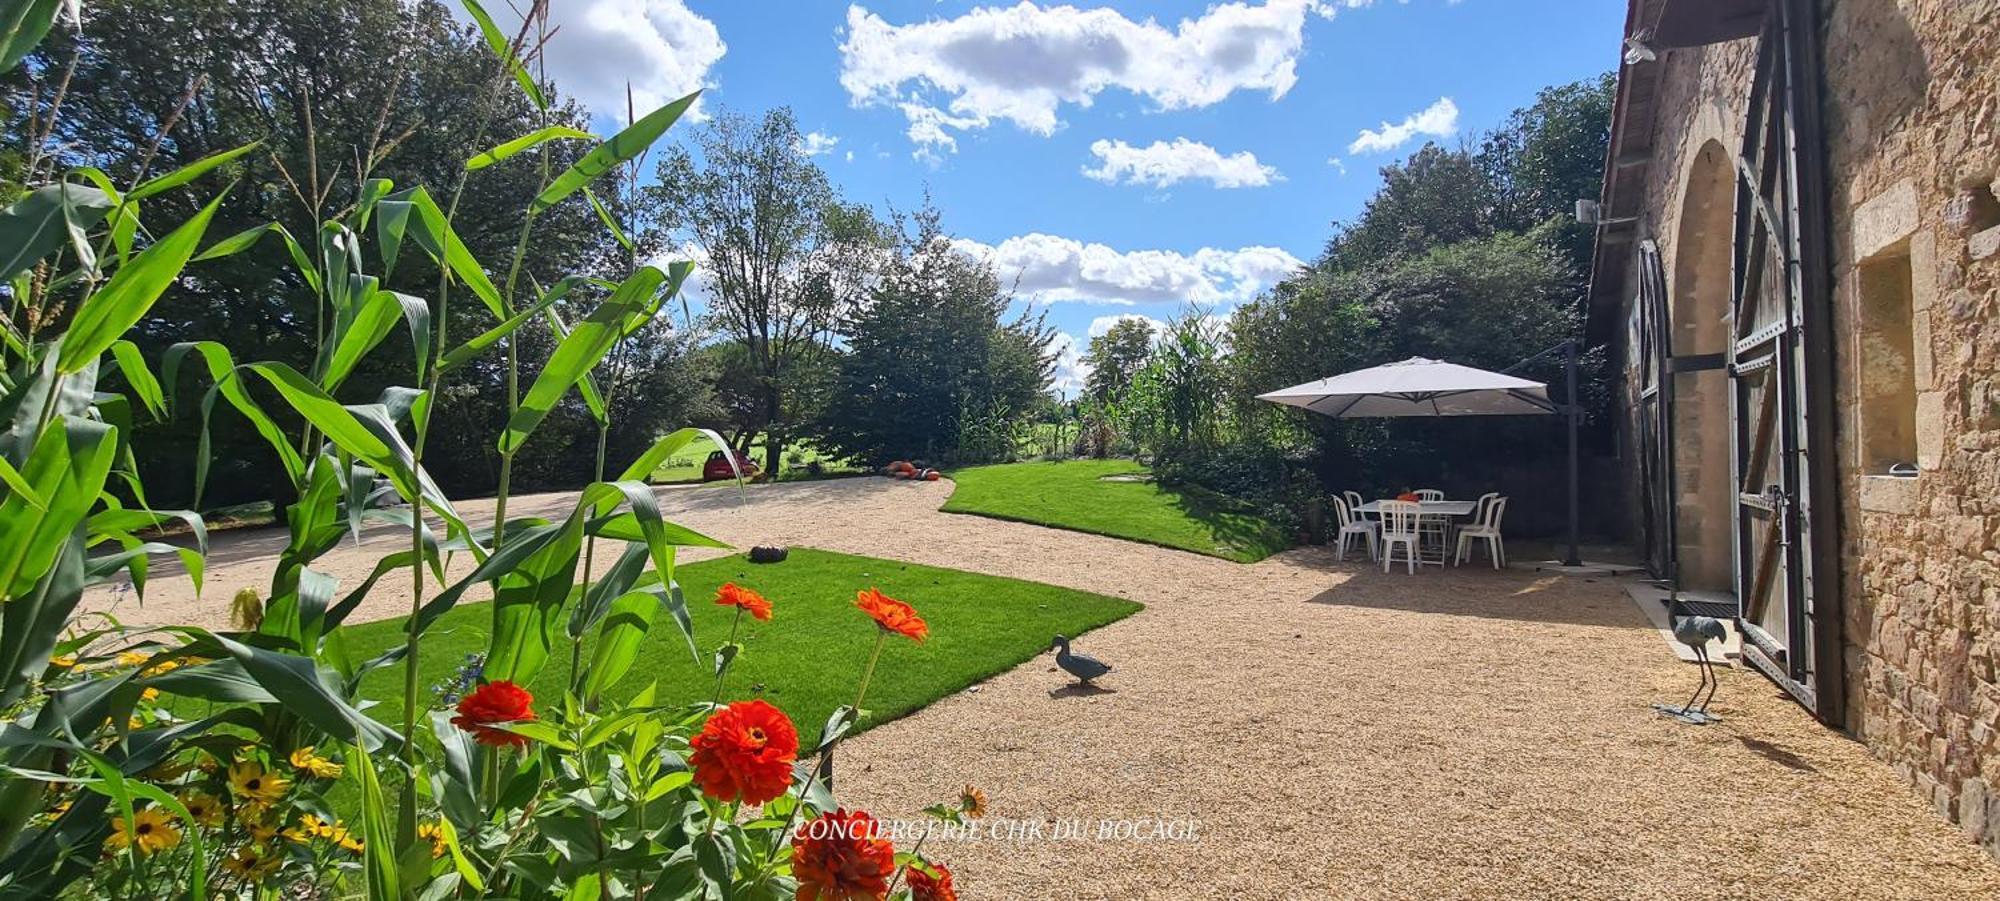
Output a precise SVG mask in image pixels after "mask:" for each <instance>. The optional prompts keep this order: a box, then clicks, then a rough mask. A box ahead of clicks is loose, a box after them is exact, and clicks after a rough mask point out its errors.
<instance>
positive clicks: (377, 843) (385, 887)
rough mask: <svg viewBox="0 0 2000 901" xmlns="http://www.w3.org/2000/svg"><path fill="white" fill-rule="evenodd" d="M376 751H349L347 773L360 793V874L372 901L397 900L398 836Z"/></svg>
mask: <svg viewBox="0 0 2000 901" xmlns="http://www.w3.org/2000/svg"><path fill="white" fill-rule="evenodd" d="M373 750H374V749H373V748H367V747H362V746H360V745H359V744H356V745H353V746H350V747H349V748H348V749H347V771H348V773H349V774H350V775H352V776H353V777H354V781H355V783H356V785H357V786H358V787H359V789H360V794H361V858H362V866H361V874H362V882H363V883H364V884H365V885H366V886H367V894H368V898H369V901H397V899H400V898H402V897H403V891H402V888H401V871H400V870H399V869H398V868H397V866H396V834H395V832H394V831H392V830H391V829H390V828H389V809H390V807H391V806H392V805H391V804H390V803H389V800H388V797H387V796H386V795H385V794H384V792H383V791H382V780H381V779H380V777H379V776H377V775H376V773H375V761H374V759H373V758H371V757H369V756H368V755H369V752H370V751H373Z"/></svg>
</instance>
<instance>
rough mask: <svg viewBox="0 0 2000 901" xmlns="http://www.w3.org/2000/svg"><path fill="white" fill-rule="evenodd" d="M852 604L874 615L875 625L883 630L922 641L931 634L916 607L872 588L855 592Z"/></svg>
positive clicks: (929, 628)
mask: <svg viewBox="0 0 2000 901" xmlns="http://www.w3.org/2000/svg"><path fill="white" fill-rule="evenodd" d="M854 606H856V607H859V608H861V612H863V613H866V614H868V615H869V616H872V617H874V618H875V625H878V626H881V627H882V629H883V630H884V631H888V632H894V633H896V634H898V635H903V636H907V637H909V638H911V639H913V640H916V641H923V640H924V637H925V636H928V635H930V634H931V627H930V626H927V625H925V624H924V618H923V617H921V616H918V615H917V611H916V608H914V607H911V606H910V605H908V604H905V603H903V602H902V601H899V600H896V599H895V598H892V597H890V596H888V595H886V594H883V593H882V592H879V591H876V590H875V589H873V588H870V589H868V590H867V591H862V592H857V593H855V595H854Z"/></svg>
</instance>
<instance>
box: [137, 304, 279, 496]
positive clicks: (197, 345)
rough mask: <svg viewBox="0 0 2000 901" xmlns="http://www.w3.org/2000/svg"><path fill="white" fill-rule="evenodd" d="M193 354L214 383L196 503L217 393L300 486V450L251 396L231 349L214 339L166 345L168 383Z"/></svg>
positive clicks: (198, 460)
mask: <svg viewBox="0 0 2000 901" xmlns="http://www.w3.org/2000/svg"><path fill="white" fill-rule="evenodd" d="M190 353H193V354H195V355H197V356H199V357H201V360H202V362H203V363H204V364H206V365H207V367H208V374H209V378H210V380H211V382H212V385H211V387H210V388H209V390H208V393H207V394H205V395H204V396H203V397H202V402H201V437H200V445H199V447H198V449H197V453H196V454H195V491H194V495H195V500H196V502H197V503H196V504H195V506H197V507H198V506H199V501H200V499H201V489H202V482H203V480H204V479H205V478H206V476H207V473H208V461H209V453H208V444H209V420H210V419H211V418H212V414H213V412H214V407H215V398H216V396H217V395H220V396H222V397H223V398H225V399H227V400H228V401H229V404H230V406H232V407H235V408H236V411H237V412H238V413H241V414H243V417H244V418H245V419H248V420H250V424H251V426H252V427H254V428H255V429H256V430H257V434H259V435H261V436H263V438H264V441H265V443H267V444H269V445H270V446H271V449H272V450H273V451H275V452H276V453H277V455H278V462H279V463H280V464H282V465H283V466H284V468H285V474H286V475H288V476H290V477H291V480H292V484H293V485H298V484H299V481H300V479H302V478H303V477H304V476H305V460H304V459H303V458H301V457H300V456H299V452H298V450H297V449H295V448H293V447H292V443H291V441H290V440H288V439H287V438H286V437H285V433H284V431H283V430H281V429H279V428H278V424H277V423H276V422H274V421H272V419H271V417H270V416H269V415H267V414H266V413H265V412H264V408H263V407H260V406H258V405H257V401H256V400H255V399H253V398H251V396H250V392H249V390H248V389H246V388H244V386H243V380H242V379H241V378H239V377H238V376H237V374H236V361H235V360H234V359H232V358H231V357H230V356H229V348H227V347H224V346H222V345H221V344H219V343H217V342H214V341H188V342H182V343H180V344H176V345H173V346H172V347H169V348H167V352H166V353H165V354H163V355H162V356H161V358H160V373H161V376H162V378H163V380H164V381H165V383H166V384H167V386H168V387H169V388H172V387H173V386H176V385H178V384H179V382H178V377H179V374H180V367H181V363H182V361H183V360H185V359H186V358H187V355H188V354H190ZM172 397H173V395H172V394H168V395H167V399H168V401H169V404H168V406H169V409H171V408H172V403H171V401H172Z"/></svg>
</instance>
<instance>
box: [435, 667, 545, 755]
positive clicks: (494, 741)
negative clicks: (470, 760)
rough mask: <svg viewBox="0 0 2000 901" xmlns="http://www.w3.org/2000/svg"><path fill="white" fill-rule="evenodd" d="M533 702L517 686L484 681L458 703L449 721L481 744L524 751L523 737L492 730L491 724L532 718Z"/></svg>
mask: <svg viewBox="0 0 2000 901" xmlns="http://www.w3.org/2000/svg"><path fill="white" fill-rule="evenodd" d="M534 703H535V696H534V695H531V694H529V693H528V690H527V689H525V688H522V687H521V686H519V685H515V684H514V683H512V682H508V681H505V680H502V681H499V682H488V683H486V684H485V685H481V686H479V688H478V689H476V690H474V691H473V692H472V693H471V694H469V695H466V696H465V699H464V700H461V701H459V702H458V715H457V716H455V717H452V718H451V724H452V725H454V726H457V727H458V728H460V729H463V730H465V731H467V732H470V733H472V740H473V741H476V742H479V743H480V744H482V745H492V746H493V747H496V748H500V747H509V746H511V747H516V748H524V747H527V745H528V737H527V736H525V735H516V734H514V733H512V732H509V731H507V730H505V729H495V728H493V724H494V723H513V722H519V721H521V720H531V719H534V718H535V710H534Z"/></svg>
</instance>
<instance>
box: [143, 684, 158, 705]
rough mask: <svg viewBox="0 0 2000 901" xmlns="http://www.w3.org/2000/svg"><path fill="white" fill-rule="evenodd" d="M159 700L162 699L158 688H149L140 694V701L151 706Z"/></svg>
mask: <svg viewBox="0 0 2000 901" xmlns="http://www.w3.org/2000/svg"><path fill="white" fill-rule="evenodd" d="M159 699H160V690H159V689H157V688H148V689H146V690H145V691H142V692H139V700H141V701H145V702H147V703H149V704H150V703H152V702H154V701H157V700H159Z"/></svg>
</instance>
